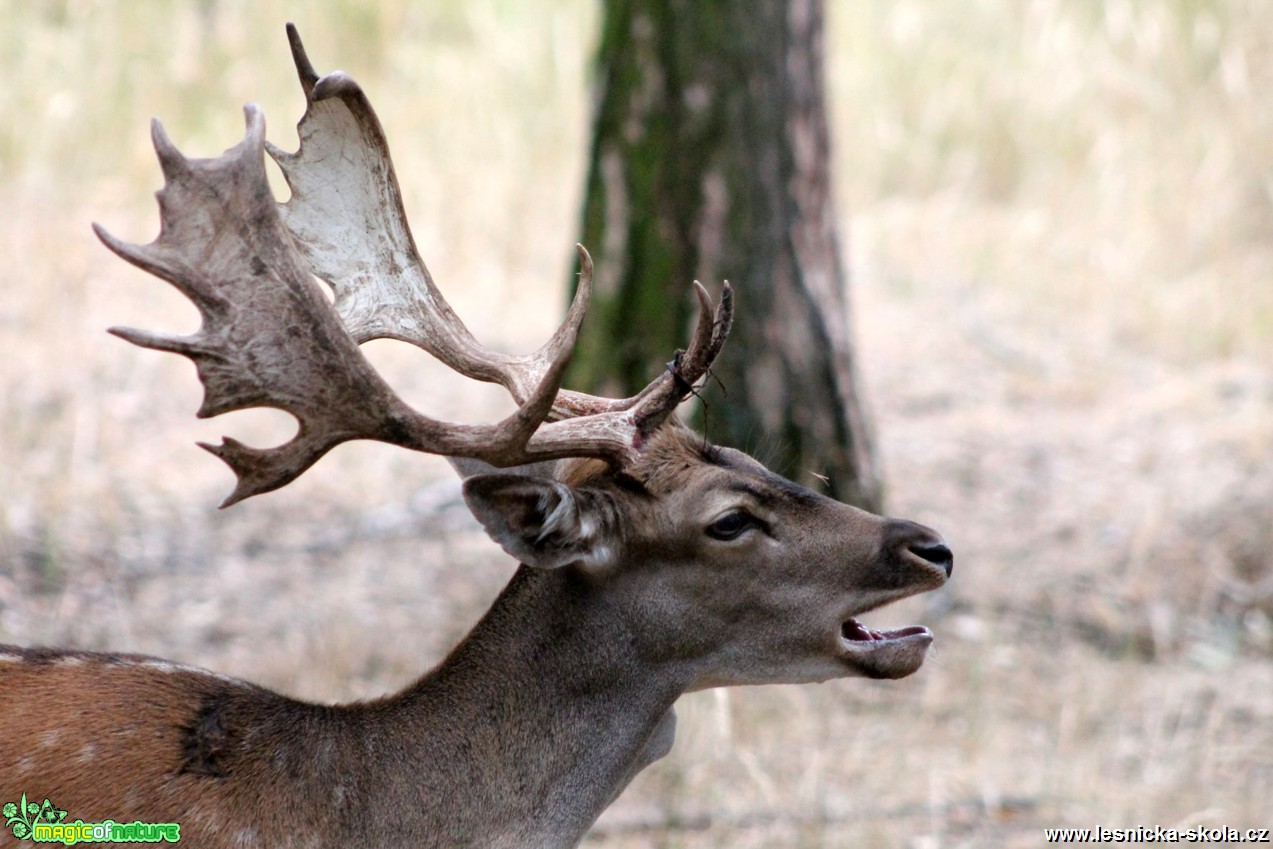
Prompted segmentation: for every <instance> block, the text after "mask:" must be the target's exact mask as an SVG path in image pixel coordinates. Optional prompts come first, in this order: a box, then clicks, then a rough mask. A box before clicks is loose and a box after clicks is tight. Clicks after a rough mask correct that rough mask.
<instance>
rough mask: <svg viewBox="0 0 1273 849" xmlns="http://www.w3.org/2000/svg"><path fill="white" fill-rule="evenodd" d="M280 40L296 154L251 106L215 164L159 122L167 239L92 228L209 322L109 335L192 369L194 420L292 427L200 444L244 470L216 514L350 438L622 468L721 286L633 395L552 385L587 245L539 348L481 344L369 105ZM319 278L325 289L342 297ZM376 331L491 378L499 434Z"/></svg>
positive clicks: (501, 461) (703, 359)
mask: <svg viewBox="0 0 1273 849" xmlns="http://www.w3.org/2000/svg"><path fill="white" fill-rule="evenodd" d="M287 35H288V39H289V41H290V42H291V47H292V56H293V59H294V60H295V62H296V69H297V73H298V74H299V76H300V81H301V87H302V89H303V90H304V92H305V97H306V101H307V108H306V111H305V115H304V117H302V119H301V121H300V124H299V125H298V130H299V133H300V139H301V144H300V148H299V149H298V150H297V151H296V153H287V152H285V151H281V150H279V149H278V148H276V147H274V146H273V145H270V144H269V143H268V142H266V141H265V119H264V117H263V116H262V114H261V112H260V110H259V109H258V108H257V107H256V106H255V105H251V104H249V105H248V106H247V107H246V108H245V110H244V112H245V115H246V119H247V132H246V134H245V136H244V138H243V140H242V141H241V142H240V143H239V144H238V145H236V146H234V147H233V148H230V149H229V150H227V151H226V152H225V153H224V154H222V155H221V156H219V157H217V158H215V159H189V158H187V157H185V156H183V155H182V154H181V152H180V151H178V150H177V149H176V148H175V147H174V146H173V144H172V142H171V141H169V140H168V137H167V136H166V135H165V134H164V131H163V128H162V127H161V126H160V124H159V123H158V122H157V121H156V122H154V123H153V125H152V136H153V138H154V143H155V150H156V152H157V153H158V156H159V163H160V166H161V168H162V169H163V173H164V179H165V183H164V187H163V189H161V190H160V191H159V193H158V198H159V209H160V220H161V228H160V233H159V236H158V238H156V239H155V241H153V242H151V243H150V244H147V245H135V244H130V243H127V242H123V241H120V240H118V239H116V238H115V237H114V236H111V235H110V234H109V233H107V232H106V231H105V230H103V229H102V228H101V227H100V226H98V225H96V224H95V225H94V230H95V231H96V233H97V235H98V237H99V238H100V239H101V240H102V241H103V242H104V243H105V244H106V246H107V247H109V248H110V249H111V250H113V251H114V252H115V253H117V254H118V255H119V256H121V257H123V258H124V259H126V260H128V261H129V262H131V263H133V264H134V265H136V266H138V267H140V268H143V269H145V270H146V271H149V272H150V273H152V274H154V275H156V276H158V277H162V278H163V279H165V280H167V281H168V282H170V283H172V284H173V285H174V286H176V287H177V288H178V289H179V290H181V291H182V292H183V293H184V294H185V295H186V296H187V297H189V298H190V299H191V300H192V301H193V302H194V303H195V306H197V307H198V309H199V312H200V314H201V315H202V317H203V325H202V327H201V328H200V330H199V331H198V332H197V333H195V334H193V335H191V336H170V335H166V334H159V333H151V332H148V331H142V330H133V329H126V328H112V330H111V332H112V333H115V334H116V335H118V336H121V337H123V338H125V339H127V340H129V341H130V342H133V343H135V344H137V345H141V346H143V347H147V348H155V349H158V350H163V351H173V352H176V353H179V354H183V355H185V356H187V357H189V358H190V359H191V360H193V361H194V363H195V366H196V367H197V369H198V372H199V378H200V380H201V381H202V382H203V385H204V389H205V394H204V400H203V404H202V406H201V407H200V408H199V411H198V415H199V416H200V417H201V418H206V417H209V416H215V415H219V414H221V413H226V412H230V411H232V410H240V409H244V408H248V407H260V406H268V407H277V408H279V409H281V410H285V411H286V412H289V413H291V414H292V415H293V416H295V417H296V418H297V420H298V421H299V423H300V427H299V430H298V432H297V434H296V436H295V437H294V438H293V439H292V440H291V441H290V442H287V443H285V444H283V445H280V446H277V447H274V448H266V449H258V448H252V447H249V446H246V445H244V444H242V443H240V442H238V441H236V440H234V439H231V438H228V437H227V438H225V439H224V440H223V441H222V443H221V444H220V445H204V446H203V447H205V448H207V449H208V450H209V451H211V452H212V453H214V454H216V455H217V456H218V457H220V458H221V459H222V460H224V461H225V462H226V463H227V464H228V465H229V466H230V467H231V468H232V469H233V470H234V472H235V474H236V475H237V476H238V484H237V485H236V487H235V489H234V492H233V493H231V495H230V496H229V498H227V499H226V501H225V502H224V504H223V505H222V506H228V505H230V504H233V503H235V502H237V501H241V500H242V499H244V498H247V497H249V496H252V495H257V494H259V493H262V492H268V491H270V490H273V489H277V488H279V487H281V486H284V485H286V484H287V483H289V482H291V481H292V480H294V479H295V478H296V477H297V476H299V475H300V474H302V473H303V472H304V471H305V470H306V469H308V468H309V467H310V466H312V465H313V464H314V463H315V462H316V461H317V460H318V459H319V458H320V457H322V456H323V454H325V453H327V451H329V450H331V448H333V447H334V446H336V445H338V444H340V443H341V442H345V441H348V440H351V439H375V440H379V441H381V442H388V443H391V444H394V445H401V446H403V447H406V448H411V449H414V450H417V451H424V452H427V453H431V454H442V455H445V456H449V457H458V458H473V459H478V460H482V461H484V462H487V463H490V464H491V465H494V466H499V467H508V466H515V465H520V464H523V463H529V462H534V461H539V460H554V459H562V458H566V457H598V458H602V459H606V460H608V461H610V462H611V463H615V464H619V465H623V464H626V463H628V462H630V461H631V460H632V459H633V458H634V457H635V456H636V455H637V454H638V453H639V452H640V450H641V446H642V444H643V443H644V441H645V438H646V437H647V436H648V435H649V433H651V432H652V431H653V430H654V429H655V428H657V427H658V426H659V425H660V424H662V423H663V422H664V421H665V420H666V419H667V418H668V416H669V415H671V413H672V411H673V410H674V409H675V408H676V406H677V405H678V404H679V403H680V402H681V401H682V400H684V398H686V397H687V396H688V395H689V394H690V392H691V391H692V387H693V385H694V384H695V383H696V382H697V381H699V380H700V379H702V378H703V376H704V375H705V374H706V373H707V370H708V368H709V367H710V366H711V363H712V361H713V360H714V359H715V357H716V355H717V354H718V353H719V352H720V349H721V346H722V345H723V344H724V342H725V337H726V335H727V334H728V332H729V327H730V324H731V322H732V317H733V304H732V295H731V291H730V289H729V285H728V284H726V285H725V288H724V290H723V291H722V293H721V299H720V303H719V304H718V305H717V306H716V308H715V310H714V311H713V309H712V303H711V299H710V298H709V297H708V295H707V292H706V290H705V289H703V287H702V286H700V285H698V284H697V283H695V292H696V293H697V296H698V300H699V305H700V312H699V318H698V322H697V325H696V327H695V331H694V334H693V337H692V339H691V341H690V345H689V348H688V350H687V351H684V352H677V355H676V357H675V359H674V360H673V362H672V363H671V364H669V366H668V368H667V369H666V370H665V371H664V372H662V373H661V374H660V375H659V376H658V377H657V378H655V379H654V381H653V382H651V383H650V385H649V386H647V387H646V388H645V389H644V390H642V391H641V392H640V393H638V394H637V395H634V396H632V397H631V398H626V399H610V398H599V397H595V396H591V395H584V394H581V393H577V392H570V391H564V390H560V382H561V377H562V373H563V372H564V370H565V367H566V364H567V363H568V362H569V359H570V355H571V352H572V351H573V349H574V345H575V339H576V335H577V333H578V329H579V325H580V323H581V322H582V321H583V317H584V314H585V312H586V311H587V307H588V299H589V296H590V293H591V281H592V261H591V259H590V258H589V256H588V253H587V251H585V250H584V249H583V248H582V247H579V258H580V266H581V273H580V279H579V287H578V290H577V292H576V295H575V300H574V303H573V304H572V305H571V307H570V311H569V313H568V314H567V316H566V320H565V322H564V323H563V324H562V326H561V327H560V328H559V329H558V330H557V332H556V333H555V334H554V335H553V337H552V338H551V339H550V340H549V341H548V342H547V344H545V345H544V346H543V347H542V348H540V349H539V350H538V351H536V352H535V353H533V354H531V355H529V356H521V357H518V356H509V355H505V354H500V353H498V352H495V351H491V350H490V349H488V348H485V347H483V346H482V345H481V344H479V343H478V342H477V340H476V339H474V338H473V335H472V334H471V333H470V332H469V330H468V328H466V327H465V326H464V324H463V322H461V321H460V319H459V317H458V316H457V315H456V314H455V312H454V311H453V310H452V309H451V307H450V306H449V305H448V304H447V302H446V300H445V299H444V298H443V297H442V295H441V293H440V292H439V291H438V290H437V287H436V286H434V284H433V280H432V278H431V277H430V276H429V272H428V270H427V269H426V268H425V266H424V262H423V261H422V260H421V259H420V256H419V254H418V252H417V251H416V247H415V241H414V240H413V239H412V236H411V231H410V228H409V227H408V225H407V220H406V215H405V214H404V212H403V207H402V198H401V192H400V191H399V189H398V181H397V177H396V176H395V175H394V170H393V164H392V162H391V161H390V158H389V148H388V145H387V143H386V141H385V137H384V132H383V130H382V129H381V127H380V122H379V120H378V119H377V118H376V115H375V112H374V111H373V110H372V108H371V104H370V102H368V100H367V96H366V95H365V94H364V93H363V91H362V89H361V88H359V86H358V84H357V83H355V82H354V81H353V80H352V79H351V78H349V77H348V76H346V75H344V74H342V73H339V72H337V73H332V74H328V75H327V76H324V77H321V78H320V77H319V76H318V74H317V73H315V71H314V68H313V66H312V65H311V64H310V61H309V58H308V57H307V56H306V54H305V49H304V47H303V45H302V44H301V40H300V36H299V35H298V34H297V32H296V28H295V27H293V26H292V25H291V24H288V27H287ZM266 149H268V151H269V153H270V155H271V156H272V157H273V158H274V160H275V161H276V162H277V163H278V164H279V167H280V168H282V170H283V174H284V176H285V177H286V179H287V182H288V185H289V186H290V187H291V190H292V195H291V198H290V199H289V200H288V201H287V202H286V203H285V204H279V203H278V202H277V201H276V200H275V199H274V196H273V194H272V193H271V192H270V188H269V184H268V182H267V180H266V173H265V159H264V151H265V150H266ZM314 277H318V278H320V279H322V280H323V281H325V282H326V283H327V284H329V285H330V286H331V288H332V290H333V291H334V292H335V303H334V304H329V303H328V301H327V299H326V298H325V297H324V296H323V293H322V291H321V289H320V288H319V286H318V284H317V283H316V282H315V280H314ZM378 338H392V339H398V340H402V341H405V342H410V343H412V344H414V345H417V346H419V347H420V348H423V349H424V350H426V351H428V352H429V353H431V354H433V355H434V356H435V357H437V358H438V359H440V360H442V361H443V362H444V363H446V364H447V365H448V366H450V367H451V368H452V369H454V370H455V371H457V372H459V373H461V374H463V375H466V376H467V377H471V378H474V379H476V380H482V381H487V382H492V383H499V384H501V385H502V386H504V387H505V388H506V389H507V390H508V391H509V393H510V394H511V395H512V396H513V398H514V399H515V400H516V401H517V403H518V404H519V405H520V406H519V408H518V409H517V411H516V412H514V413H513V414H512V415H510V416H509V417H508V418H506V419H504V420H503V421H501V422H498V423H496V424H492V425H466V424H456V423H451V422H442V421H439V420H437V419H433V418H430V417H428V416H426V415H423V414H422V413H419V412H417V411H416V410H414V409H413V408H411V407H410V406H408V405H407V404H406V403H405V402H403V401H402V399H400V398H399V397H398V396H397V395H396V394H395V393H394V391H393V390H392V389H390V388H389V386H388V385H387V384H386V383H385V382H384V380H383V379H382V378H381V377H380V375H379V374H378V373H377V372H376V371H375V369H374V368H372V366H371V364H370V363H369V362H368V361H367V359H366V358H365V357H364V356H363V354H362V352H361V351H360V350H359V348H358V345H359V344H361V343H362V342H366V341H368V340H370V339H378Z"/></svg>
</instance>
